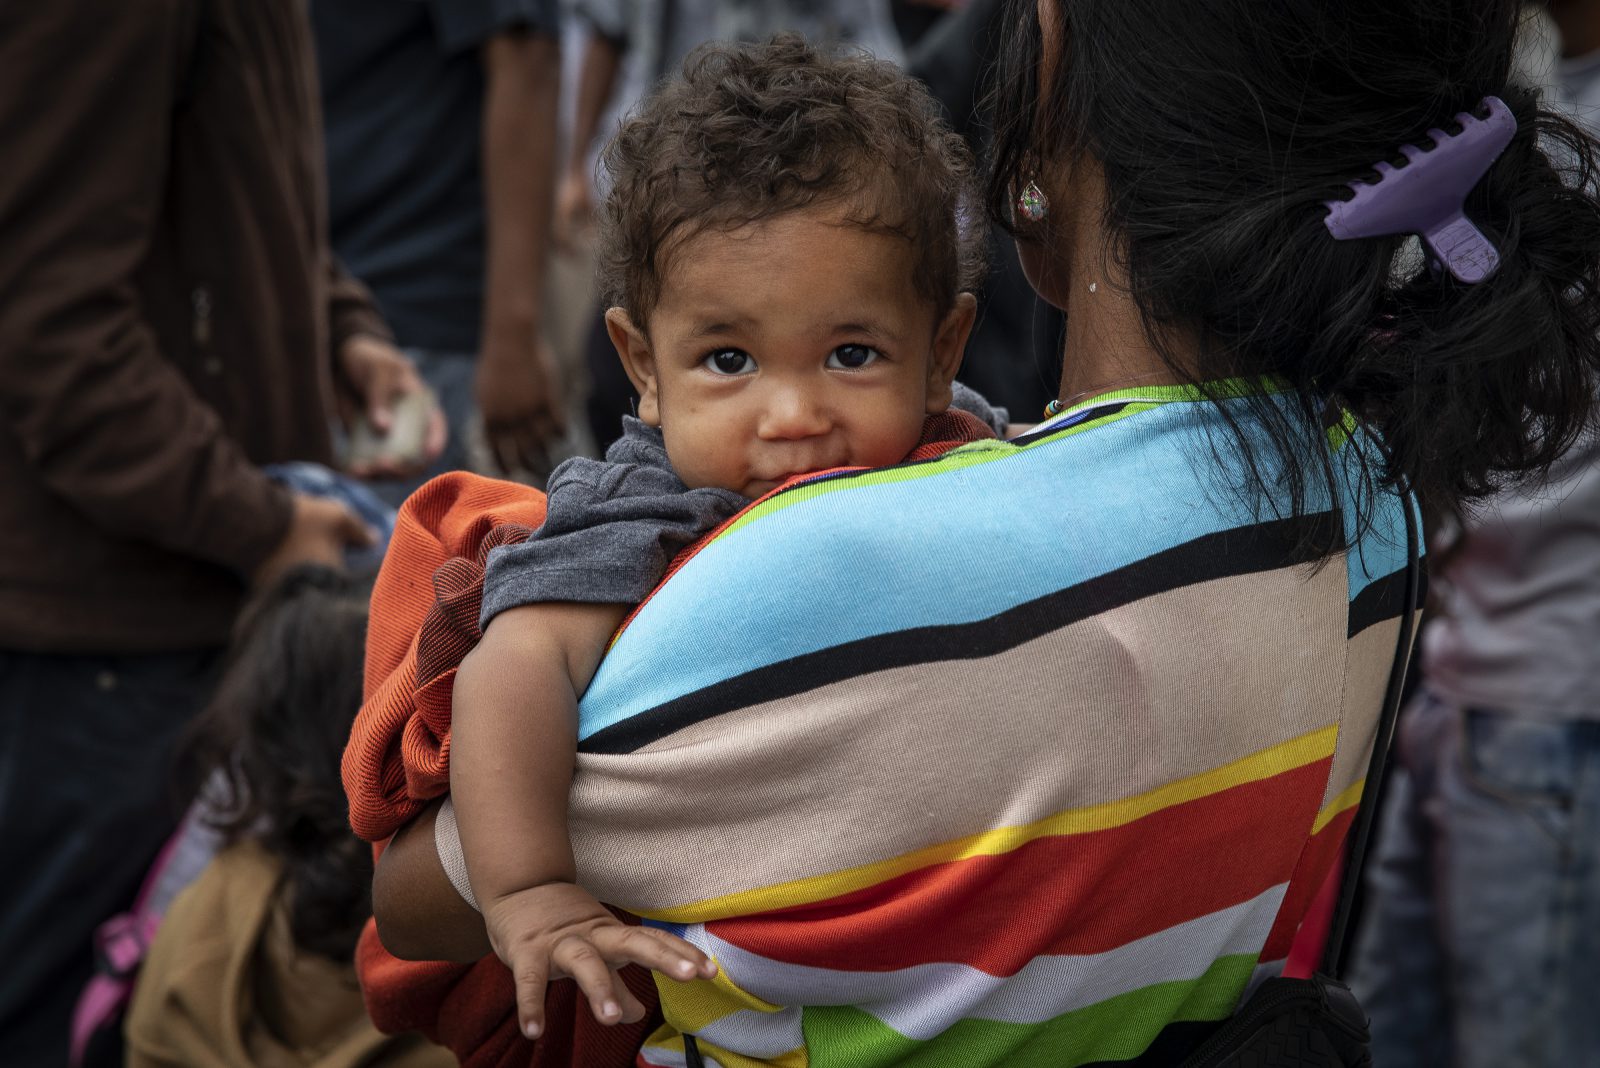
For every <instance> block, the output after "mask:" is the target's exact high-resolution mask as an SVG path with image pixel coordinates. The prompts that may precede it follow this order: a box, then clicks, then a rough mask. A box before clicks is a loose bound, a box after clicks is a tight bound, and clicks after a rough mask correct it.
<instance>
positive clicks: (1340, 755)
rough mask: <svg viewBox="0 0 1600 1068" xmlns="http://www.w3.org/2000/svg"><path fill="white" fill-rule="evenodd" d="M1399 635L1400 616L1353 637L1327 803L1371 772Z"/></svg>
mask: <svg viewBox="0 0 1600 1068" xmlns="http://www.w3.org/2000/svg"><path fill="white" fill-rule="evenodd" d="M1399 637H1400V620H1399V619H1398V618H1396V619H1386V620H1383V621H1382V622H1380V623H1374V624H1372V625H1371V626H1369V627H1367V628H1366V629H1365V630H1363V631H1362V632H1361V633H1360V634H1357V635H1356V636H1355V637H1354V638H1351V639H1350V643H1349V648H1350V667H1349V670H1348V675H1347V682H1346V684H1345V692H1344V709H1343V718H1342V719H1341V720H1340V724H1341V726H1340V730H1339V745H1338V748H1337V749H1335V750H1334V754H1333V770H1332V771H1331V772H1330V773H1329V775H1328V789H1327V790H1326V791H1325V792H1324V794H1323V796H1322V804H1323V807H1327V806H1328V805H1330V804H1332V803H1333V801H1334V799H1335V798H1337V797H1338V796H1339V795H1340V794H1341V793H1343V792H1344V791H1346V790H1348V789H1349V788H1350V786H1351V784H1353V783H1355V782H1356V781H1357V780H1359V779H1360V778H1361V777H1362V776H1364V775H1366V773H1367V765H1368V764H1369V763H1371V761H1372V738H1373V735H1374V734H1375V733H1376V732H1377V729H1378V714H1379V713H1380V712H1381V711H1382V710H1383V698H1384V693H1385V692H1386V691H1387V690H1388V688H1389V670H1390V668H1391V666H1392V665H1393V664H1394V653H1395V649H1394V646H1395V642H1396V641H1398V640H1399Z"/></svg>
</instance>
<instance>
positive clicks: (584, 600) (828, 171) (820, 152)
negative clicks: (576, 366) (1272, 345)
mask: <svg viewBox="0 0 1600 1068" xmlns="http://www.w3.org/2000/svg"><path fill="white" fill-rule="evenodd" d="M605 162H606V166H607V168H608V170H609V172H610V176H611V179H612V188H611V193H610V196H609V198H608V199H607V202H606V204H605V206H604V208H603V210H602V220H601V224H602V229H601V262H602V268H601V269H602V280H603V282H604V284H605V287H606V295H607V298H608V302H609V303H610V304H612V305H613V306H612V307H611V308H610V310H609V311H608V312H607V313H606V326H607V329H608V331H609V333H610V336H611V340H612V342H613V343H614V344H615V346H616V349H617V353H618V355H619V356H620V357H621V359H622V363H623V366H624V368H625V369H626V371H627V374H628V377H629V378H630V379H631V380H632V382H633V384H634V386H635V388H636V389H637V391H638V393H639V398H640V400H639V408H638V418H637V419H629V420H627V421H626V424H625V432H624V436H623V438H622V440H621V441H619V442H618V443H617V444H616V445H614V446H613V447H612V448H611V449H610V450H609V451H608V453H607V459H606V462H603V463H602V462H597V461H590V460H575V461H570V462H569V463H567V464H565V465H563V466H562V467H561V468H560V469H558V470H557V471H556V472H555V474H554V475H553V476H552V478H551V482H550V487H549V503H548V507H549V511H548V515H547V519H546V522H545V524H544V526H543V527H541V529H540V530H539V531H538V532H537V534H536V535H535V536H534V537H533V538H532V539H530V540H529V541H527V542H525V543H523V544H521V545H516V546H508V547H504V548H501V549H497V550H496V551H495V552H494V554H492V555H491V557H490V559H489V564H488V570H487V574H486V577H485V585H484V602H483V615H482V620H483V624H484V633H483V639H482V641H481V643H480V644H479V645H478V646H477V647H476V648H475V649H474V650H473V652H472V653H471V654H470V655H469V656H468V657H467V658H466V660H465V661H464V662H463V664H462V665H461V668H460V671H459V673H458V675H457V678H456V682H455V690H454V710H453V727H452V738H451V758H450V785H451V796H452V799H453V806H454V818H455V819H456V820H457V822H458V825H459V834H460V842H461V847H462V849H463V850H464V853H465V861H466V875H467V882H468V883H469V884H470V887H469V889H470V892H471V895H472V896H473V897H475V898H476V902H477V904H478V906H479V907H480V908H481V910H482V912H483V916H484V921H485V925H486V927H487V929H488V933H489V940H490V943H491V945H492V946H493V947H494V951H495V952H496V953H497V954H498V955H499V956H500V958H501V959H502V960H504V961H505V962H506V964H507V965H508V966H509V967H510V968H511V970H512V972H513V974H514V976H515V979H516V985H517V1005H518V1015H519V1020H520V1022H521V1025H522V1027H523V1030H524V1031H525V1033H527V1034H528V1035H529V1036H530V1037H536V1036H537V1035H538V1033H539V1031H540V1029H541V1028H542V1026H543V1021H542V1011H543V1002H544V987H545V984H546V982H547V981H548V980H549V979H551V978H555V977H558V976H570V977H572V978H574V979H575V980H577V982H578V983H579V985H580V987H581V988H582V990H583V992H584V994H585V996H586V997H587V998H588V999H589V1001H590V1004H591V1007H592V1008H593V1011H594V1013H595V1016H596V1017H597V1018H598V1019H599V1020H601V1021H602V1022H607V1023H615V1022H618V1021H621V1020H632V1019H636V1018H638V1016H639V1015H640V1013H641V1012H642V1009H641V1008H640V1006H639V1005H637V1004H636V1003H635V1002H634V1001H633V999H632V998H631V997H630V996H629V995H628V994H627V991H626V988H625V987H624V986H623V984H622V983H621V982H620V981H618V980H617V977H616V975H615V971H614V969H615V968H617V967H619V966H621V965H622V964H624V963H628V962H633V963H637V964H641V965H644V966H646V967H649V968H652V969H655V970H656V971H658V972H660V973H662V974H664V975H667V976H669V977H671V978H674V979H679V980H684V979H692V978H710V977H712V976H713V975H714V974H715V971H716V968H715V964H714V963H713V962H712V961H710V960H709V959H708V958H707V957H706V956H705V955H704V954H703V953H701V952H700V951H699V950H698V949H696V948H694V947H693V946H691V945H689V944H688V943H687V942H684V941H682V940H681V939H678V938H676V937H674V936H672V935H671V934H669V933H667V932H665V931H660V930H654V929H648V928H641V927H632V926H627V925H625V924H623V923H621V922H620V921H618V920H617V919H616V918H615V917H613V916H612V914H611V913H610V912H609V911H607V910H606V909H605V908H604V907H603V906H602V905H600V904H599V903H598V902H597V901H595V900H594V899H593V898H592V897H591V896H590V895H589V894H588V893H586V892H585V891H584V890H583V889H582V888H580V887H578V886H577V885H575V883H574V878H575V874H574V863H573V856H572V849H571V846H570V843H569V841H568V838H567V833H566V805H567V795H568V791H569V788H570V786H571V782H572V772H573V764H574V760H575V748H576V726H577V716H576V706H577V702H578V698H579V696H580V695H581V694H582V693H583V692H584V690H585V688H586V687H587V686H588V684H589V680H590V678H591V676H592V675H593V674H594V671H595V668H596V666H597V665H598V664H599V662H600V659H601V656H602V655H603V653H604V651H605V648H606V645H607V643H608V640H609V639H610V638H611V636H612V635H613V633H614V632H615V631H616V629H617V627H618V626H619V625H620V623H621V622H622V620H623V619H624V617H625V616H626V614H627V613H628V612H629V611H630V609H631V608H632V607H633V606H634V605H636V604H638V602H640V601H641V600H643V599H644V597H645V596H646V595H647V594H648V593H649V592H650V590H651V589H652V588H653V587H654V586H655V585H656V584H657V583H658V582H659V581H660V579H661V576H662V574H663V573H664V571H665V569H666V566H667V564H668V563H669V561H670V560H671V559H672V557H673V556H674V555H675V554H676V553H677V552H678V550H680V549H682V548H683V547H684V546H686V545H688V544H690V543H691V542H693V541H694V540H695V539H697V538H698V537H700V536H701V535H702V534H704V533H706V532H707V531H709V530H711V529H712V528H714V527H715V526H716V525H717V524H718V523H720V522H721V521H722V520H724V519H726V518H728V517H729V516H731V515H733V514H734V513H735V512H736V511H738V510H739V509H740V508H742V507H744V506H745V505H746V504H748V503H749V502H750V499H752V498H756V497H761V496H763V495H764V494H767V493H770V492H772V491H774V490H776V489H778V488H779V487H781V486H783V485H784V484H785V483H786V482H788V481H789V480H791V479H795V478H797V477H798V476H803V475H807V474H810V473H813V472H817V471H824V470H828V469H833V468H841V467H851V468H860V467H882V466H887V465H891V464H895V463H898V462H900V461H902V460H903V459H905V458H906V456H907V454H908V453H910V452H911V451H912V450H913V449H914V448H915V447H916V446H917V445H918V443H919V441H920V440H922V438H923V433H924V423H925V421H926V420H927V419H928V418H929V417H931V416H938V415H940V414H941V413H944V412H945V411H946V409H948V408H949V407H950V406H951V403H952V395H953V391H957V392H959V394H960V396H961V406H962V407H963V408H965V409H967V410H968V411H970V412H972V413H973V414H974V415H976V416H978V417H979V419H981V420H982V421H983V423H984V424H987V425H981V424H980V425H978V426H977V427H976V430H975V432H974V433H973V434H972V435H971V436H989V428H990V427H993V428H995V429H997V430H1001V431H1003V429H1004V420H1005V415H1004V413H1003V412H997V411H994V410H991V409H990V408H989V407H988V405H987V404H985V403H984V402H983V401H982V399H981V398H978V397H977V396H976V395H975V394H971V393H970V391H963V390H961V387H959V386H956V385H955V384H954V377H955V374H956V369H957V367H958V366H959V364H960V361H961V355H962V350H963V347H964V345H965V343H966V338H967V334H968V332H969V331H970V329H971V327H972V322H973V316H974V299H973V297H972V295H971V293H970V292H967V291H966V290H967V287H968V282H969V280H970V278H971V275H972V272H973V271H974V270H975V269H976V268H977V266H978V259H979V257H978V256H976V255H975V254H974V253H973V251H972V249H971V247H970V243H969V241H968V239H967V237H966V236H965V235H964V234H963V232H962V228H961V226H960V225H959V222H958V219H959V214H960V212H961V211H962V209H963V207H964V204H965V198H966V194H967V189H968V181H969V179H970V170H971V168H970V163H969V159H968V155H967V153H966V150H965V147H964V146H963V145H962V143H961V142H960V141H959V140H958V139H957V138H956V137H955V135H953V134H952V133H950V132H949V130H948V129H947V128H946V127H945V126H944V125H943V124H942V122H941V121H940V120H939V119H938V117H937V114H936V105H935V104H934V103H933V102H932V100H931V98H929V97H928V95H927V94H926V93H925V92H924V91H923V90H922V89H921V87H920V86H918V85H917V84H916V83H914V82H913V81H911V80H910V79H909V78H908V77H906V76H905V75H903V74H902V73H901V72H900V71H899V70H898V69H896V68H895V67H893V66H891V65H889V64H887V63H881V62H878V61H875V60H871V59H868V58H865V57H850V58H825V57H823V56H821V55H819V54H818V53H817V52H816V51H814V50H812V49H811V48H810V47H809V46H807V45H806V44H805V43H804V42H803V41H802V40H800V39H799V38H797V37H792V36H785V37H779V38H776V39H774V40H773V41H771V42H769V43H766V44H762V45H753V46H737V47H735V46H713V47H709V48H707V49H703V50H702V51H700V52H699V53H697V54H696V56H694V57H691V59H690V61H689V63H688V64H687V67H686V72H685V75H684V77H683V78H682V79H680V80H679V81H677V82H675V83H672V84H670V85H667V86H665V87H664V88H663V89H662V90H661V91H660V92H659V93H658V94H656V96H655V97H654V98H653V99H652V100H651V101H650V102H649V103H647V104H646V105H645V106H644V108H643V110H642V112H641V113H640V114H638V115H637V116H636V117H635V118H633V119H632V120H631V121H629V122H627V123H626V124H624V125H623V127H622V128H621V129H620V131H619V132H618V134H617V136H616V137H615V139H614V140H613V141H612V143H611V145H610V146H609V147H608V149H607V150H606V157H605ZM952 417H954V418H957V419H965V420H967V421H969V422H972V423H975V424H976V423H977V422H978V420H976V419H972V417H971V416H965V415H959V416H958V415H955V413H952V415H951V416H946V419H949V418H952ZM707 640H708V641H719V640H720V641H731V640H737V636H736V635H707ZM447 867H448V865H447ZM459 885H460V884H459V882H458V886H459Z"/></svg>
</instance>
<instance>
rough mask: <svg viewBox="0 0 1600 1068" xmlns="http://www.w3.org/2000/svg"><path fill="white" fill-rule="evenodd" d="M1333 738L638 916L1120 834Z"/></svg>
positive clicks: (698, 915) (748, 907)
mask: <svg viewBox="0 0 1600 1068" xmlns="http://www.w3.org/2000/svg"><path fill="white" fill-rule="evenodd" d="M1338 734H1339V728H1338V727H1337V726H1336V725H1335V726H1328V727H1323V728H1322V729H1321V730H1315V731H1312V732H1311V733H1309V734H1304V735H1301V736H1300V737H1298V738H1291V739H1290V740H1289V741H1287V742H1282V743H1280V744H1278V745H1275V746H1272V747H1270V748H1268V749H1263V750H1261V751H1260V752H1257V753H1252V754H1250V755H1249V756H1246V757H1243V758H1241V759H1239V760H1235V761H1233V762H1232V763H1229V764H1224V765H1223V766H1222V767H1220V768H1213V769H1212V770H1210V771H1204V772H1201V773H1200V774H1198V775H1191V776H1189V777H1188V778H1186V779H1179V780H1177V781H1176V782H1171V783H1167V784H1166V785H1165V786H1159V787H1157V788H1156V789H1154V790H1150V791H1148V792H1146V793H1143V794H1137V795H1135V796H1133V797H1127V798H1122V799H1120V800H1117V801H1107V802H1104V803H1102V804H1098V805H1090V806H1088V807H1086V808H1080V809H1068V810H1067V811H1065V812H1058V813H1056V814H1055V815H1053V816H1046V817H1045V818H1044V819H1042V820H1039V821H1037V822H1035V823H1030V824H1027V825H1025V826H1021V827H1000V828H997V829H995V830H991V831H983V832H981V833H979V834H975V835H970V836H968V837H966V838H958V839H956V840H955V841H953V842H941V843H939V844H938V845H932V846H925V847H924V848H922V849H918V850H914V851H912V852H910V853H905V854H902V855H900V856H898V857H891V858H890V859H888V860H881V861H874V862H873V863H870V864H862V865H860V866H858V867H854V868H847V869H845V870H844V871H837V872H829V873H827V874H826V875H814V876H811V877H809V878H805V879H795V880H792V881H790V882H786V883H778V884H776V885H774V886H763V887H759V888H757V889H755V890H741V891H738V892H736V893H732V894H724V895H722V896H720V897H713V898H706V899H705V900H703V901H696V902H693V903H691V904H688V905H677V906H674V907H672V908H669V909H661V910H659V911H642V912H641V915H644V916H646V917H648V918H650V919H653V920H664V921H666V922H668V923H709V922H711V921H712V920H721V919H726V918H727V917H729V916H755V915H759V914H760V913H763V912H771V911H773V910H774V909H780V908H792V907H794V906H796V905H804V904H808V903H810V902H813V901H826V900H827V899H829V898H832V897H838V896H840V895H842V894H848V893H853V892H854V891H857V890H861V889H864V888H866V887H869V886H876V885H877V884H878V883H881V882H884V881H886V880H888V879H893V878H895V877H897V876H900V875H904V874H906V873H907V872H913V871H919V870H921V869H922V868H927V867H931V866H933V865H935V864H948V863H952V862H954V861H960V860H967V859H969V858H971V857H983V856H997V855H999V854H1001V853H1009V852H1011V851H1012V850H1013V849H1016V848H1018V847H1020V846H1024V845H1026V844H1028V843H1029V842H1031V841H1033V840H1034V839H1037V838H1044V837H1048V836H1051V835H1067V834H1084V833H1086V832H1090V831H1104V830H1109V829H1111V828H1113V827H1121V826H1124V825H1126V824H1129V823H1132V822H1133V821H1135V820H1138V819H1143V818H1144V817H1145V816H1148V815H1151V814H1152V813H1155V812H1159V811H1161V810H1162V809H1164V808H1171V807H1172V806H1173V805H1181V804H1183V803H1185V802H1188V801H1194V800H1197V799H1199V798H1202V797H1206V796H1208V795H1210V794H1215V793H1220V792H1221V791H1223V790H1227V789H1231V788H1232V787H1235V786H1240V785H1242V784H1244V783H1247V782H1258V781H1260V780H1262V779H1269V778H1271V777H1272V776H1274V775H1280V774H1282V773H1283V772H1285V771H1288V770H1290V769H1292V768H1298V767H1304V766H1305V765H1307V764H1310V763H1313V762H1315V761H1318V760H1323V759H1326V758H1327V757H1329V756H1332V755H1333V748H1334V743H1335V741H1336V740H1337V738H1338Z"/></svg>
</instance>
